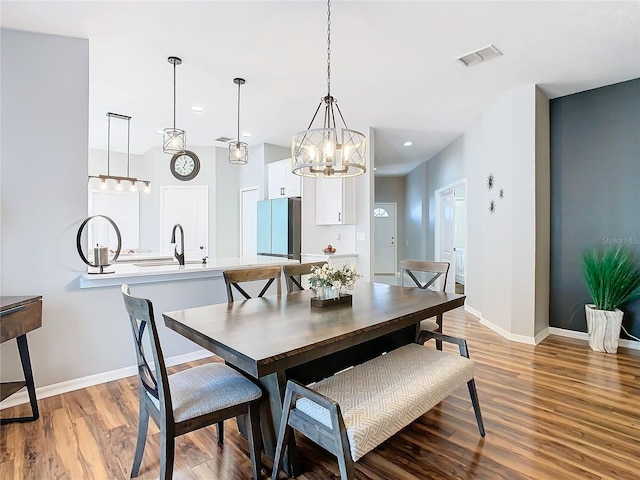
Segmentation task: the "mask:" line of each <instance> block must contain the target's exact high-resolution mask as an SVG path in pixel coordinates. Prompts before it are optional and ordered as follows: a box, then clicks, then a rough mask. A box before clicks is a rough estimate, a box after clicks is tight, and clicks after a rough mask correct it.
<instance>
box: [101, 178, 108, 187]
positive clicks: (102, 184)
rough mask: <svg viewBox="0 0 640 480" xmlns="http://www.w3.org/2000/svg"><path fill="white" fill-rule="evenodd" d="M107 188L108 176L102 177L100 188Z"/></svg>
mask: <svg viewBox="0 0 640 480" xmlns="http://www.w3.org/2000/svg"><path fill="white" fill-rule="evenodd" d="M106 189H107V179H106V178H101V179H100V190H106Z"/></svg>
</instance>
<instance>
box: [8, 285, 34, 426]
mask: <svg viewBox="0 0 640 480" xmlns="http://www.w3.org/2000/svg"><path fill="white" fill-rule="evenodd" d="M41 326H42V296H27V297H0V343H4V342H6V341H7V340H11V339H13V338H15V339H16V341H17V343H18V352H19V353H20V362H21V363H22V371H23V372H24V381H20V382H2V383H0V401H2V400H4V399H5V398H7V397H9V396H10V395H13V394H14V393H16V392H17V391H18V390H20V389H22V388H23V387H25V386H26V387H27V392H28V393H29V401H30V403H31V416H30V417H17V418H3V419H0V424H1V425H4V424H6V423H11V422H31V421H33V420H37V419H38V418H39V417H40V413H39V412H38V401H37V399H36V387H35V384H34V383H33V371H32V370H31V359H30V358H29V347H28V345H27V332H30V331H31V330H35V329H36V328H40V327H41Z"/></svg>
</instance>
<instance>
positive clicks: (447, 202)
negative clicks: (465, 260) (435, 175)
mask: <svg viewBox="0 0 640 480" xmlns="http://www.w3.org/2000/svg"><path fill="white" fill-rule="evenodd" d="M439 213H440V252H439V261H441V262H449V264H450V267H449V274H448V275H447V286H446V290H445V291H447V292H455V277H456V275H455V272H456V265H455V261H456V256H455V197H454V191H453V188H452V189H449V190H445V191H443V192H441V193H440V212H439Z"/></svg>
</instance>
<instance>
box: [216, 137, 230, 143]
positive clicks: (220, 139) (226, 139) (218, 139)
mask: <svg viewBox="0 0 640 480" xmlns="http://www.w3.org/2000/svg"><path fill="white" fill-rule="evenodd" d="M231 140H233V138H229V137H218V138H216V142H222V143H227V142H230V141H231Z"/></svg>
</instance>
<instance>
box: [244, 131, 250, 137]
mask: <svg viewBox="0 0 640 480" xmlns="http://www.w3.org/2000/svg"><path fill="white" fill-rule="evenodd" d="M242 136H243V137H250V136H251V132H242Z"/></svg>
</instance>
